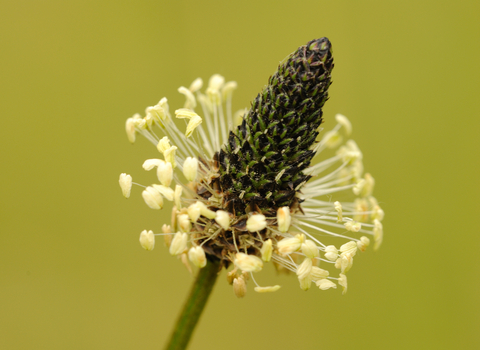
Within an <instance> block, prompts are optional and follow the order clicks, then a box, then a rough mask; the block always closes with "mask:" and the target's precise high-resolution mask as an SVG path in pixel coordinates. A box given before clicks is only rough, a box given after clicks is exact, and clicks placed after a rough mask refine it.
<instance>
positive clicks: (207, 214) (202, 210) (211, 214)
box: [195, 202, 216, 219]
mask: <svg viewBox="0 0 480 350" xmlns="http://www.w3.org/2000/svg"><path fill="white" fill-rule="evenodd" d="M195 204H196V205H198V207H199V208H200V213H201V214H202V215H203V216H205V217H206V218H208V219H215V216H216V214H215V212H214V211H213V210H210V209H208V207H207V206H206V205H205V204H204V203H203V202H196V203H195Z"/></svg>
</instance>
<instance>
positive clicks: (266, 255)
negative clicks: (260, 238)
mask: <svg viewBox="0 0 480 350" xmlns="http://www.w3.org/2000/svg"><path fill="white" fill-rule="evenodd" d="M272 246H273V242H272V240H271V239H270V238H269V239H267V240H266V241H265V242H263V244H262V248H261V249H260V252H261V253H262V260H263V261H265V262H269V261H270V260H271V259H272V252H273V247H272Z"/></svg>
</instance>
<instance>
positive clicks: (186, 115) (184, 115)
mask: <svg viewBox="0 0 480 350" xmlns="http://www.w3.org/2000/svg"><path fill="white" fill-rule="evenodd" d="M196 116H198V114H197V113H195V112H194V111H192V110H191V109H187V108H180V109H177V110H176V111H175V117H177V118H179V119H192V118H194V117H196Z"/></svg>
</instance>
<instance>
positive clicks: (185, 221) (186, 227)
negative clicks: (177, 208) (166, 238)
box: [177, 214, 192, 232]
mask: <svg viewBox="0 0 480 350" xmlns="http://www.w3.org/2000/svg"><path fill="white" fill-rule="evenodd" d="M177 224H178V228H179V229H180V231H182V232H190V230H191V229H192V223H191V221H190V217H189V216H188V214H179V215H178V216H177Z"/></svg>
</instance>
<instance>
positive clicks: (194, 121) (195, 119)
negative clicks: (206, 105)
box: [185, 115, 202, 137]
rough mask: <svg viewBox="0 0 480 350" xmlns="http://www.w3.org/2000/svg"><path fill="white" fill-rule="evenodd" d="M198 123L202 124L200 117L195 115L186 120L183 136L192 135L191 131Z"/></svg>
mask: <svg viewBox="0 0 480 350" xmlns="http://www.w3.org/2000/svg"><path fill="white" fill-rule="evenodd" d="M200 124H202V118H201V117H200V116H199V115H197V116H195V117H193V118H192V119H190V121H189V122H188V124H187V130H186V131H185V136H186V137H190V136H192V134H193V131H194V130H195V129H196V128H197V126H199V125H200Z"/></svg>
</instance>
